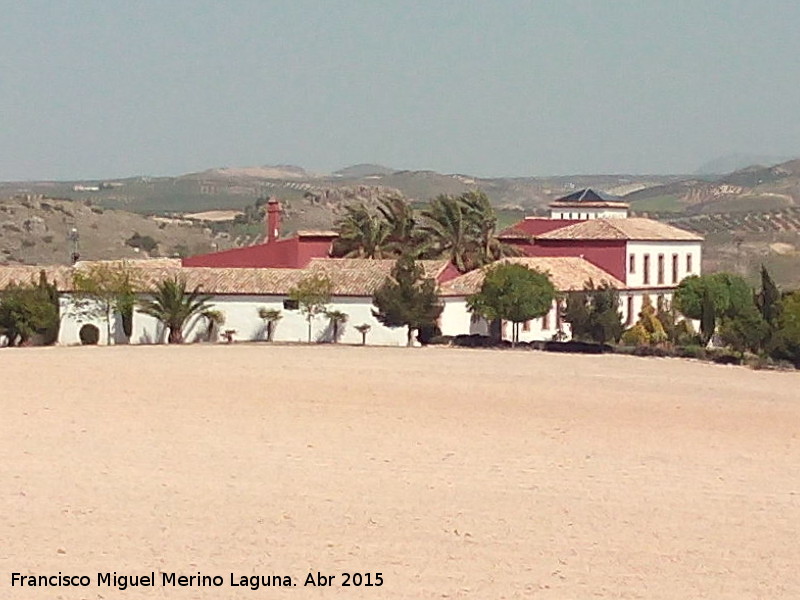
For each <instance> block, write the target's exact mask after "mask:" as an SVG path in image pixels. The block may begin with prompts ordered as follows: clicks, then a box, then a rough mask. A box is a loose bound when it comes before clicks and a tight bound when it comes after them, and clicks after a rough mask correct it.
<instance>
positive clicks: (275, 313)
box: [258, 306, 282, 342]
mask: <svg viewBox="0 0 800 600" xmlns="http://www.w3.org/2000/svg"><path fill="white" fill-rule="evenodd" d="M258 316H259V317H260V318H261V319H262V320H263V321H264V323H265V324H266V327H267V341H268V342H271V341H272V338H273V337H274V336H275V327H276V326H277V325H278V321H280V320H281V318H282V315H281V311H280V310H278V309H277V308H267V307H266V306H262V307H261V308H259V309H258Z"/></svg>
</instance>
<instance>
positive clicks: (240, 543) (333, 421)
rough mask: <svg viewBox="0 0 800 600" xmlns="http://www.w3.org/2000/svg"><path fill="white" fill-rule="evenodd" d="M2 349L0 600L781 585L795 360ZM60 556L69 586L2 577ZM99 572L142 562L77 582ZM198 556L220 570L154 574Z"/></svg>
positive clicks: (714, 591)
mask: <svg viewBox="0 0 800 600" xmlns="http://www.w3.org/2000/svg"><path fill="white" fill-rule="evenodd" d="M0 372H1V373H2V381H3V384H4V385H3V394H2V400H1V401H0V402H1V404H0V597H2V598H4V599H6V598H7V599H20V600H22V599H24V600H38V599H55V598H64V599H76V598H86V599H98V598H105V599H113V598H128V599H139V598H143V599H149V598H170V599H173V598H175V599H181V598H240V597H241V598H293V599H299V598H312V599H313V598H328V597H342V598H344V597H346V598H371V599H379V598H380V599H386V598H475V599H481V600H484V599H485V600H490V599H491V600H494V599H499V598H528V597H531V598H559V599H576V600H580V599H584V598H588V599H591V598H645V599H658V598H671V599H681V600H685V599H694V598H712V599H715V600H719V599H726V598H731V599H733V598H735V599H740V598H769V599H775V598H800V440H799V439H798V434H799V433H800V375H798V374H791V373H771V372H754V371H750V370H747V369H743V368H736V367H721V366H713V365H706V364H700V363H692V362H687V361H680V360H659V359H638V358H631V357H620V356H601V357H587V356H559V355H548V354H544V353H538V352H537V353H534V352H493V351H472V350H448V349H434V348H430V349H405V348H397V349H391V348H385V349H376V348H360V347H330V346H328V347H323V346H316V347H308V348H306V347H290V346H286V347H270V346H267V345H242V346H237V345H234V346H186V347H176V348H172V347H139V348H132V347H116V348H41V349H22V350H2V351H0ZM59 571H61V572H62V574H64V575H87V576H89V577H91V585H90V586H89V587H78V588H67V587H62V588H58V589H55V588H20V587H18V586H17V587H13V588H12V587H11V578H12V575H11V574H12V573H13V572H19V573H22V574H26V575H27V574H33V575H40V574H54V575H57V574H58V572H59ZM113 571H116V572H117V574H127V575H146V574H149V573H151V572H155V575H156V579H157V581H156V583H157V584H158V585H156V586H154V587H146V588H129V589H128V590H126V591H124V592H122V591H119V590H118V589H117V588H114V587H108V586H101V587H98V586H97V585H96V584H97V581H96V578H97V573H98V572H101V573H104V572H113ZM198 571H199V572H200V573H201V574H203V575H212V576H213V575H220V576H222V577H223V578H224V585H222V586H221V587H172V586H169V587H162V586H161V577H162V575H160V573H161V572H164V573H177V574H179V575H180V574H184V575H193V574H197V572H198ZM309 572H311V573H313V574H314V575H316V574H317V572H321V573H323V574H325V575H331V574H335V575H336V578H335V579H334V580H333V586H330V587H326V588H313V587H311V586H304V585H303V584H304V582H305V577H306V575H307V574H308V573H309ZM343 572H350V573H355V572H358V573H371V574H373V575H372V577H373V578H374V574H375V573H378V572H379V573H381V574H382V579H383V585H382V586H381V587H363V586H362V587H360V588H359V587H341V586H340V584H341V583H342V575H341V574H342V573H343ZM231 573H233V574H234V576H235V578H236V581H237V582H238V581H240V580H239V577H240V576H252V575H271V574H276V575H289V576H291V577H293V578H294V581H295V582H296V583H297V587H294V588H291V589H285V588H277V589H276V588H269V589H264V588H262V589H259V590H258V591H251V590H250V589H249V588H247V587H242V586H240V587H231V586H230V574H231ZM362 581H364V582H365V581H366V579H363V580H362ZM373 581H374V579H373Z"/></svg>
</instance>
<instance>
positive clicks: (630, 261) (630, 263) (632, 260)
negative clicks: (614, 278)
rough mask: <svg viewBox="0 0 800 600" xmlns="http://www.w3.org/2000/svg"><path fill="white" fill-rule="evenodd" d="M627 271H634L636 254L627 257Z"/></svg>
mask: <svg viewBox="0 0 800 600" xmlns="http://www.w3.org/2000/svg"><path fill="white" fill-rule="evenodd" d="M628 273H636V256H635V255H634V254H631V255H630V256H629V257H628Z"/></svg>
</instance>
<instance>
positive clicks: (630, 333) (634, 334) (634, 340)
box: [621, 323, 650, 346]
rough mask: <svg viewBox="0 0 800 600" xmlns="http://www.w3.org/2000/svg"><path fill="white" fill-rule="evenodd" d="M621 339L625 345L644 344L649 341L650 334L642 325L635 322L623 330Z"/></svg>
mask: <svg viewBox="0 0 800 600" xmlns="http://www.w3.org/2000/svg"><path fill="white" fill-rule="evenodd" d="M621 341H622V343H623V344H625V345H626V346H646V345H647V344H649V343H650V334H649V333H647V329H645V328H644V325H642V324H641V323H637V324H636V325H634V326H633V327H631V328H630V329H626V330H625V331H624V332H623V334H622V339H621Z"/></svg>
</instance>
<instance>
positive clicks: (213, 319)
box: [202, 309, 225, 342]
mask: <svg viewBox="0 0 800 600" xmlns="http://www.w3.org/2000/svg"><path fill="white" fill-rule="evenodd" d="M202 316H203V317H204V318H205V319H206V321H208V330H207V331H206V341H207V342H210V341H212V340H213V339H214V332H215V331H219V328H220V327H221V326H222V325H224V324H225V313H223V312H222V311H221V310H214V309H208V310H204V311H203V312H202Z"/></svg>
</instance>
